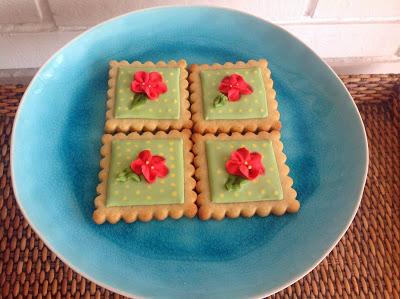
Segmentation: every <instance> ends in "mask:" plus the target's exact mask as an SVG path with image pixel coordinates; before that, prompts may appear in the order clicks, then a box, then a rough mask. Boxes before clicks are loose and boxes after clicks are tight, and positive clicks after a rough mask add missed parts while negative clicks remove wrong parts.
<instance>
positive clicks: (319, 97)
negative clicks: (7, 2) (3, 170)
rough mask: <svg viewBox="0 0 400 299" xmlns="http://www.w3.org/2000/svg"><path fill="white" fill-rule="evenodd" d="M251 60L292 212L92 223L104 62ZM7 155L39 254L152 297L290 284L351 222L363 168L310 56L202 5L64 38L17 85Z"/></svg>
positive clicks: (256, 22) (352, 126)
mask: <svg viewBox="0 0 400 299" xmlns="http://www.w3.org/2000/svg"><path fill="white" fill-rule="evenodd" d="M264 57H265V58H267V59H268V60H269V62H270V68H271V70H272V77H273V80H274V82H275V89H276V91H277V97H278V101H279V109H280V112H281V116H282V125H283V129H282V139H283V142H284V144H285V152H286V154H287V156H288V164H289V166H290V168H291V175H292V177H293V179H294V182H295V184H294V187H295V189H297V191H298V198H299V200H300V202H301V209H300V212H299V213H298V214H295V215H286V216H284V217H273V216H271V217H268V218H258V217H254V218H251V219H236V220H224V221H221V222H216V221H208V222H202V221H200V220H198V219H192V220H188V219H182V220H179V221H174V220H166V221H162V222H157V221H153V222H151V223H135V224H130V225H127V224H124V223H119V224H117V225H109V224H105V225H101V226H98V225H95V224H94V223H93V221H92V212H93V198H94V197H95V195H96V191H95V190H96V185H97V183H98V178H97V173H98V171H99V160H100V154H99V148H100V137H101V135H102V133H103V125H104V120H105V109H106V106H105V98H106V91H107V73H108V61H109V60H111V59H117V60H123V59H126V60H130V61H131V60H141V61H146V60H152V61H158V60H170V59H176V60H177V59H180V58H185V59H186V60H187V61H188V63H213V62H219V63H223V62H226V61H237V60H243V61H246V60H248V59H258V58H264ZM11 154H12V177H13V182H14V190H15V194H16V197H17V200H18V203H19V205H20V207H21V210H22V212H23V213H24V215H25V217H26V219H27V220H28V221H29V223H30V224H31V225H32V227H33V228H34V230H35V231H36V232H37V233H38V235H39V236H40V237H41V238H42V239H43V241H44V242H45V243H46V244H47V246H48V247H49V248H50V249H51V250H52V251H54V252H55V253H56V254H57V255H58V256H59V257H60V258H61V259H62V260H63V261H64V262H66V263H67V264H69V265H70V266H71V267H72V268H73V269H74V270H76V271H78V272H79V273H81V274H82V275H84V276H86V277H87V278H89V279H91V280H93V281H95V282H97V283H98V284H100V285H102V286H105V287H107V288H109V289H112V290H115V291H116V292H119V293H122V294H126V295H130V296H136V297H138V296H139V297H163V298H185V297H192V298H201V297H207V298H236V297H258V296H265V295H267V294H271V293H274V292H276V291H278V290H280V289H282V288H284V287H285V286H287V285H289V284H291V283H293V282H294V281H296V280H297V279H299V278H301V277H302V276H303V275H305V274H306V273H307V272H309V271H310V270H311V269H312V268H313V267H315V266H316V265H317V264H318V263H319V262H320V261H321V260H322V259H323V258H324V257H325V256H326V255H327V254H328V252H329V251H330V250H331V249H332V248H333V246H334V245H335V244H336V243H337V242H338V241H339V239H340V237H341V236H343V234H344V233H345V231H346V229H347V228H348V226H349V225H350V222H351V221H352V219H353V217H354V215H355V213H356V211H357V207H358V205H359V203H360V198H361V194H362V190H363V187H364V183H365V177H366V171H367V164H368V159H367V143H366V135H365V131H364V127H363V124H362V122H361V118H360V115H359V113H358V111H357V109H356V106H355V105H354V103H353V101H352V99H351V97H350V95H349V93H348V92H347V91H346V89H345V87H344V86H343V84H342V83H341V82H340V80H339V79H338V77H337V76H336V75H335V74H334V73H333V72H332V70H331V69H330V68H329V67H328V66H327V65H326V64H325V63H324V62H322V60H321V59H320V58H318V57H317V55H316V54H315V53H313V52H312V51H311V50H310V49H309V48H307V47H306V46H305V45H304V44H302V43H301V42H300V41H299V40H297V39H296V38H294V37H293V36H291V35H290V34H289V33H287V32H286V31H284V30H282V29H281V28H279V27H277V26H275V25H272V24H270V23H267V22H265V21H263V20H261V19H258V18H255V17H253V16H250V15H247V14H244V13H240V12H237V11H232V10H227V9H220V8H210V7H167V8H155V9H149V10H142V11H138V12H134V13H131V14H127V15H124V16H121V17H118V18H115V19H112V20H110V21H108V22H105V23H102V24H100V25H98V26H96V27H94V28H93V29H91V30H89V31H87V32H85V33H83V34H81V35H80V36H79V37H77V38H76V39H74V40H73V41H72V42H70V43H68V44H67V45H66V46H65V47H64V48H62V49H61V50H60V51H58V52H57V53H56V54H55V55H54V56H53V57H52V58H51V59H50V60H49V61H48V62H47V63H46V64H45V65H44V66H43V67H42V68H41V70H40V71H39V72H38V74H37V75H36V77H35V78H34V79H33V81H32V82H31V84H30V86H29V88H28V90H27V91H26V93H25V95H24V97H23V100H22V102H21V105H20V108H19V110H18V113H17V116H16V120H15V127H14V132H13V137H12V149H11Z"/></svg>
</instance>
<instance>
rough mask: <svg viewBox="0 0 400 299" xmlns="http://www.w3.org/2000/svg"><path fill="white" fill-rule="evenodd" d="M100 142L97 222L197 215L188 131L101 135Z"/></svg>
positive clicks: (95, 214)
mask: <svg viewBox="0 0 400 299" xmlns="http://www.w3.org/2000/svg"><path fill="white" fill-rule="evenodd" d="M102 141H103V146H102V148H101V154H102V156H103V159H102V160H101V162H100V166H101V171H100V173H99V178H100V184H99V185H98V187H97V192H98V194H99V195H98V196H97V197H96V199H95V207H96V210H95V211H94V213H93V219H94V221H95V222H96V223H98V224H101V223H103V222H105V221H108V222H110V223H116V222H118V221H119V220H120V219H121V218H122V219H123V220H125V222H128V223H130V222H134V221H136V220H140V221H149V220H151V219H153V218H155V219H157V220H164V219H165V218H166V217H168V216H170V217H172V218H174V219H178V218H181V217H182V216H183V215H184V216H186V217H190V218H191V217H194V216H195V215H196V213H197V207H196V204H195V201H196V193H195V192H194V191H193V189H194V188H195V184H196V182H195V180H194V179H193V177H192V176H193V174H194V167H193V165H192V160H193V154H192V153H191V152H190V150H191V146H192V143H191V141H190V131H189V130H183V131H182V132H178V131H175V130H173V131H171V132H169V133H165V132H161V131H160V132H157V133H156V134H152V133H150V132H145V133H144V134H143V135H139V134H138V133H131V134H129V135H124V134H122V133H118V134H116V135H109V134H106V135H104V136H103V140H102Z"/></svg>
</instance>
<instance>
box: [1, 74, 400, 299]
mask: <svg viewBox="0 0 400 299" xmlns="http://www.w3.org/2000/svg"><path fill="white" fill-rule="evenodd" d="M341 79H342V80H343V81H344V83H345V84H346V86H347V88H348V89H349V90H350V92H351V93H352V95H353V97H354V99H355V101H356V103H357V106H358V109H359V110H360V113H361V116H362V118H363V121H364V124H365V127H366V130H367V135H368V142H369V149H370V165H369V173H368V178H367V184H366V187H365V191H364V196H363V199H362V203H361V207H360V209H359V211H358V212H357V215H356V217H355V219H354V221H353V223H352V225H351V226H350V228H349V230H348V231H347V233H346V234H345V236H344V237H343V238H342V240H341V241H340V242H339V244H338V245H337V246H336V247H335V248H334V249H333V251H332V252H331V253H330V254H329V256H328V257H327V258H325V259H324V260H323V261H322V262H321V263H320V264H319V265H318V266H317V267H316V268H315V269H314V270H313V271H311V272H310V273H309V274H308V275H306V276H305V277H304V278H302V279H300V280H299V281H297V282H296V283H294V284H293V285H291V286H289V287H288V288H286V289H284V290H282V291H281V292H279V293H277V294H275V295H273V296H272V298H331V297H335V298H347V297H354V298H364V297H369V298H399V296H400V163H399V159H400V141H399V140H400V99H399V98H398V94H397V95H396V93H395V89H396V88H395V86H396V85H397V87H398V88H397V89H398V90H400V87H399V84H400V75H360V76H357V75H352V76H341ZM24 91H25V86H23V85H0V136H1V139H0V149H1V161H0V187H1V188H0V286H1V293H0V297H3V298H14V297H17V298H18V297H19V298H42V297H46V298H71V297H72V298H80V297H84V298H90V297H95V298H110V297H112V298H120V297H122V296H119V295H117V294H114V293H112V292H110V291H108V290H106V289H104V288H101V287H99V286H97V285H96V284H95V283H93V282H91V281H89V280H87V279H85V278H84V277H82V276H81V275H79V274H77V273H75V272H74V271H73V270H72V269H70V268H69V267H68V266H67V265H65V264H64V263H63V262H62V261H61V260H59V259H58V258H57V256H56V255H55V254H54V253H52V252H51V251H50V250H49V249H48V248H47V247H46V246H45V245H44V244H43V242H42V241H41V240H40V239H39V238H38V236H37V235H36V234H35V233H34V232H33V231H32V229H31V227H30V226H29V224H28V223H27V222H26V220H25V219H24V217H23V216H22V214H21V212H20V210H19V208H18V205H17V203H16V201H15V198H14V194H13V191H12V186H11V181H10V180H11V179H10V167H9V166H10V154H9V142H10V135H11V129H12V125H13V120H14V116H15V112H16V110H17V107H18V104H19V100H20V99H21V97H22V95H23V93H24Z"/></svg>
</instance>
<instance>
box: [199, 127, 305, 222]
mask: <svg viewBox="0 0 400 299" xmlns="http://www.w3.org/2000/svg"><path fill="white" fill-rule="evenodd" d="M192 139H193V141H194V143H195V144H194V146H193V152H194V154H195V159H194V164H195V167H196V171H195V177H196V178H197V185H196V190H197V192H198V198H197V202H196V203H197V205H198V206H199V213H198V215H199V218H200V219H202V220H208V219H211V218H212V219H216V220H221V219H224V218H225V217H228V218H237V217H239V216H242V217H252V216H254V215H258V216H261V217H266V216H268V215H269V214H271V213H272V214H274V215H279V216H280V215H283V214H285V213H286V212H287V213H295V212H297V211H298V210H299V208H300V203H299V201H298V200H297V199H296V195H297V193H296V191H295V190H294V189H293V188H292V185H293V180H292V179H291V178H290V177H289V175H288V174H289V167H288V166H287V165H286V164H285V161H286V155H285V154H284V153H283V144H282V142H281V141H280V133H279V132H277V131H273V132H272V133H267V132H260V133H258V134H254V133H250V132H249V133H246V134H245V135H241V134H239V133H233V134H232V135H231V136H229V135H227V134H220V135H218V136H214V135H212V134H206V135H200V134H194V135H193V136H192ZM206 140H271V141H272V147H273V149H274V153H275V157H276V161H277V165H278V171H279V177H280V180H281V185H282V190H283V199H282V200H263V201H253V202H241V203H215V202H213V201H212V200H211V192H210V184H209V177H208V165H207V157H206V149H205V141H206Z"/></svg>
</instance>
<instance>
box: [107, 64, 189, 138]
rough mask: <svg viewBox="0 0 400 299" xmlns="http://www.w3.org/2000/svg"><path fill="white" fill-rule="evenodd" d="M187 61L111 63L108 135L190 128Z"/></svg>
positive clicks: (108, 93)
mask: <svg viewBox="0 0 400 299" xmlns="http://www.w3.org/2000/svg"><path fill="white" fill-rule="evenodd" d="M186 66H187V65H186V61H184V60H180V61H178V62H176V61H173V60H172V61H169V62H167V63H166V62H163V61H159V62H157V63H153V62H146V63H141V62H138V61H135V62H132V63H128V62H127V61H111V62H110V71H109V80H108V87H109V88H108V92H107V95H108V101H107V112H106V124H105V131H106V132H107V133H114V132H124V133H129V132H131V131H139V132H140V131H155V130H164V131H165V130H169V129H177V130H181V129H184V128H191V126H192V121H191V119H190V118H191V114H190V111H189V106H190V104H189V100H188V97H189V92H188V90H187V88H188V81H187V76H188V72H187V70H186Z"/></svg>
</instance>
